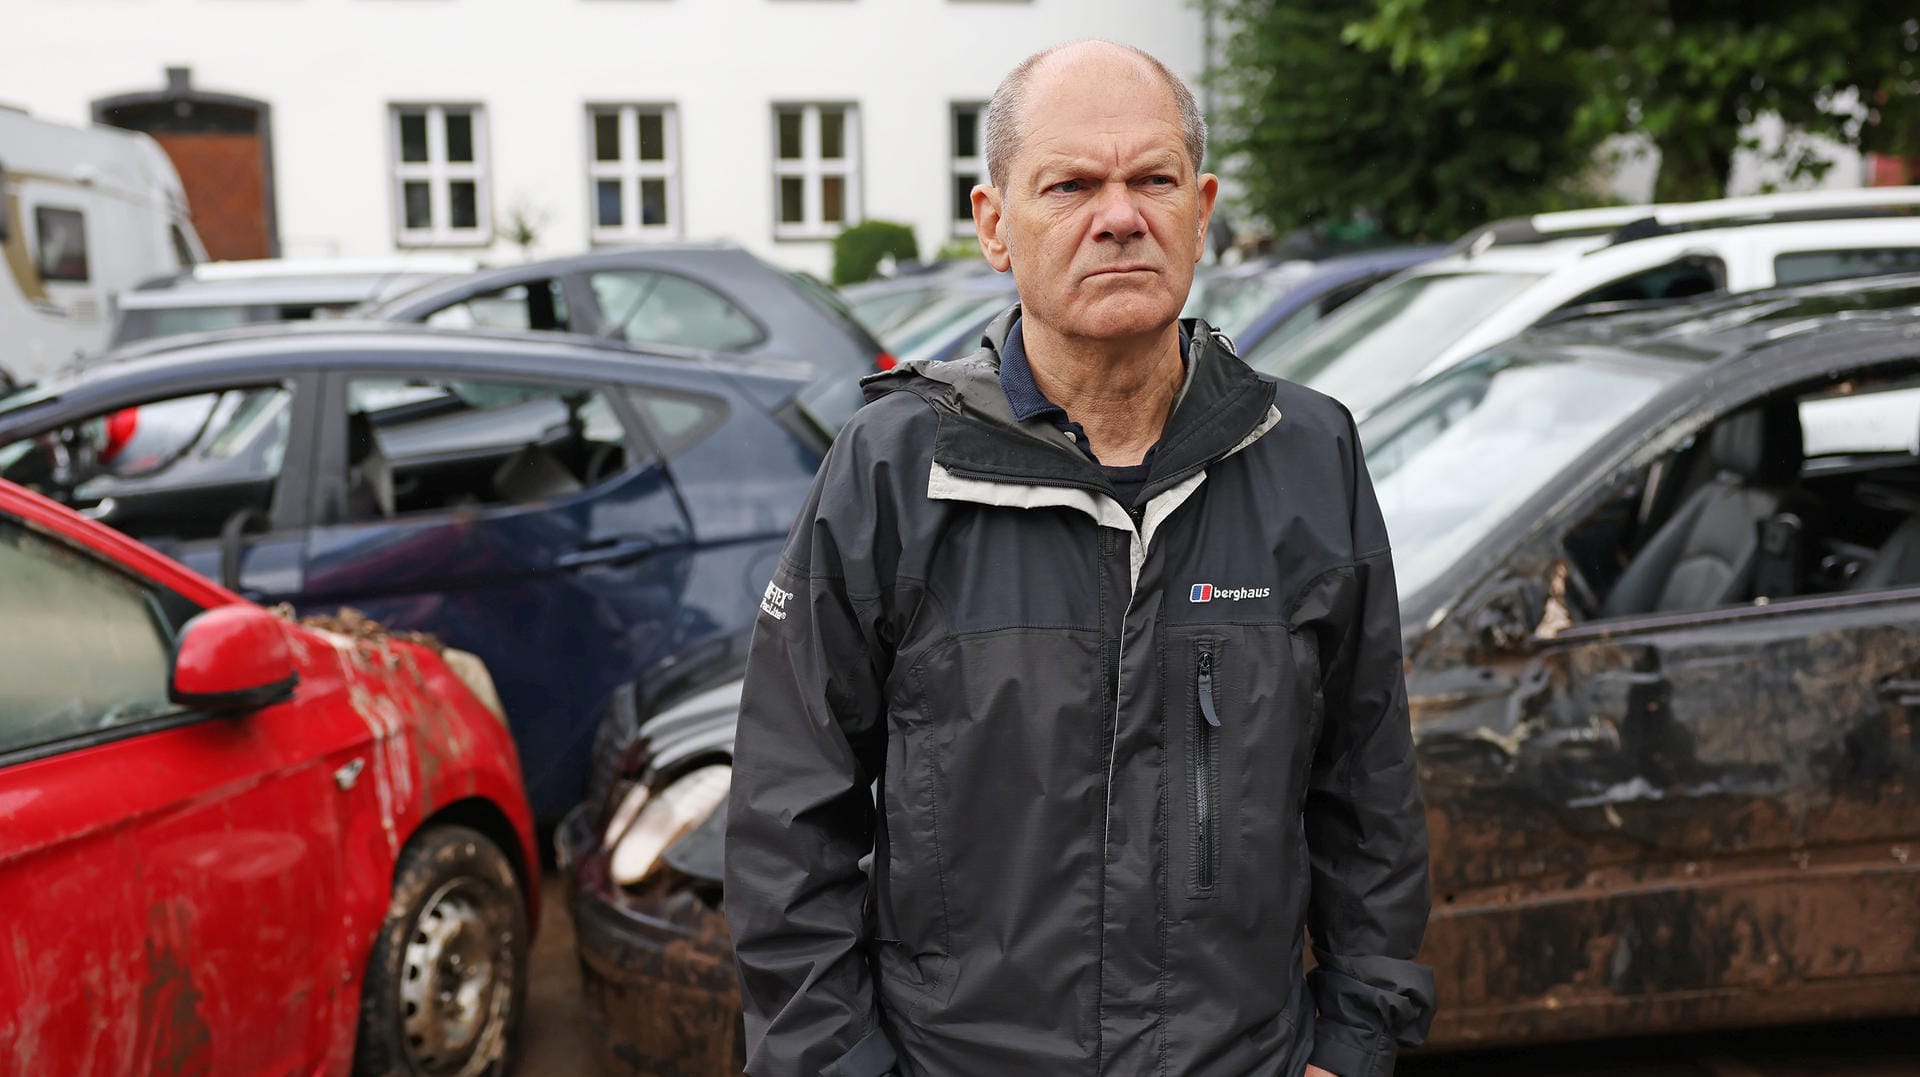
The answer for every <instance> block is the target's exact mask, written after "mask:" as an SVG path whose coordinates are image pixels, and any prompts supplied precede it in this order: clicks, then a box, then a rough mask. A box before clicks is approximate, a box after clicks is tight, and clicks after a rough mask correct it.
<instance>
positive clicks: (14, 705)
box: [0, 521, 174, 756]
mask: <svg viewBox="0 0 1920 1077" xmlns="http://www.w3.org/2000/svg"><path fill="white" fill-rule="evenodd" d="M0 624H6V625H10V626H13V628H14V631H10V632H8V633H7V636H8V639H7V645H6V646H5V647H0V756H4V755H5V754H7V753H10V752H16V751H19V750H21V749H24V748H34V747H39V746H42V745H47V744H52V743H55V742H57V741H61V740H65V739H68V738H72V737H78V736H85V735H87V734H92V733H99V732H101V731H103V730H110V729H114V728H116V727H120V726H125V725H129V724H131V723H134V722H139V721H142V720H144V719H147V718H152V717H155V716H157V715H161V714H165V713H167V712H169V711H172V710H173V709H174V707H173V705H172V704H170V703H169V702H168V701H167V678H168V674H169V672H170V670H171V667H172V657H171V656H172V649H173V631H172V628H171V626H170V625H169V623H168V619H167V617H166V615H165V614H164V613H163V612H162V605H161V601H160V599H159V597H158V596H157V595H156V594H154V593H153V592H152V591H150V590H148V589H147V588H145V587H143V586H141V585H140V584H138V583H136V582H134V581H133V580H132V579H130V578H128V577H126V576H123V575H121V574H120V573H118V572H115V571H113V570H112V569H110V568H108V567H106V566H104V565H102V564H100V563H99V562H97V561H94V560H93V559H92V558H90V557H87V556H85V555H83V554H81V553H78V552H76V551H73V550H70V549H68V548H66V547H65V546H63V545H61V544H58V543H55V542H53V541H51V540H49V539H46V538H43V537H41V536H39V535H37V534H35V533H33V532H31V531H28V530H27V529H25V528H23V527H20V526H18V525H15V524H13V523H11V522H5V521H0ZM49 671H58V673H59V675H58V676H49V675H48V673H49Z"/></svg>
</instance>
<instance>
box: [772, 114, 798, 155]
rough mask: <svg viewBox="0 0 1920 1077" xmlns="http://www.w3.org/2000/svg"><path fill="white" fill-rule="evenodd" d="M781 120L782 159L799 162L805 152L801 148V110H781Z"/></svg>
mask: <svg viewBox="0 0 1920 1077" xmlns="http://www.w3.org/2000/svg"><path fill="white" fill-rule="evenodd" d="M778 115H779V118H780V159H781V160H783V161H797V160H799V159H800V158H801V157H802V156H803V155H804V151H803V150H802V149H801V147H800V110H799V109H781V110H780V112H779V114H778Z"/></svg>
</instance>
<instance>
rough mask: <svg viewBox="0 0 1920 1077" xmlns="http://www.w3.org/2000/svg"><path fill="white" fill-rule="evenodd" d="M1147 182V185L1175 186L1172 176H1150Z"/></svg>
mask: <svg viewBox="0 0 1920 1077" xmlns="http://www.w3.org/2000/svg"><path fill="white" fill-rule="evenodd" d="M1146 183H1147V186H1149V187H1171V186H1173V177H1172V176H1148V177H1147V179H1146Z"/></svg>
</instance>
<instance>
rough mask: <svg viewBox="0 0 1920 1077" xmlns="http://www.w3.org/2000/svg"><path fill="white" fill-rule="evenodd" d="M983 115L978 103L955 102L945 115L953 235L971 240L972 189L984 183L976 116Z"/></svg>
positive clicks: (983, 155)
mask: <svg viewBox="0 0 1920 1077" xmlns="http://www.w3.org/2000/svg"><path fill="white" fill-rule="evenodd" d="M986 111H987V106H986V104H985V103H984V102H981V101H956V102H954V104H953V108H952V109H950V110H949V111H948V117H949V122H948V130H949V132H950V134H949V138H948V145H947V149H948V150H949V152H950V153H951V155H952V157H953V205H952V208H951V209H949V210H948V212H949V213H951V214H952V215H953V234H954V235H956V236H967V237H972V236H973V234H974V232H973V187H974V185H975V184H977V183H985V182H987V156H986V147H984V146H982V145H981V144H980V134H981V131H980V116H981V114H983V113H985V112H986Z"/></svg>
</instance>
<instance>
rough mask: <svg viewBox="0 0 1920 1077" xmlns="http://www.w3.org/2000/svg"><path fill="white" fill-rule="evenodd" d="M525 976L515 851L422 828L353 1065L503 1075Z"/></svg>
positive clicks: (364, 1009) (400, 881) (381, 949)
mask: <svg viewBox="0 0 1920 1077" xmlns="http://www.w3.org/2000/svg"><path fill="white" fill-rule="evenodd" d="M526 985H527V906H526V900H525V896H524V895H523V894H522V893H521V887H520V880H519V879H518V877H516V876H515V875H514V872H513V865H512V864H510V863H509V862H508V861H507V857H506V854H504V853H502V852H501V851H500V847H499V846H497V845H495V844H494V843H493V842H492V841H491V840H489V839H488V838H487V837H486V836H485V835H483V834H481V833H479V832H478V831H475V830H469V829H467V828H466V827H460V826H445V827H435V828H433V829H431V830H428V831H425V832H424V833H421V834H419V835H417V836H416V837H415V838H414V839H413V840H412V841H411V842H409V843H408V844H407V847H406V849H405V850H403V851H402V852H401V854H400V862H399V864H398V865H397V866H396V868H395V870H394V876H393V900H392V901H391V902H390V903H389V904H388V906H387V920H386V923H385V924H383V925H382V926H381V928H380V934H379V936H378V937H377V938H376V939H375V940H374V946H373V956H372V958H371V960H370V961H369V962H368V964H367V975H366V982H365V986H364V989H363V990H362V993H361V998H360V1035H359V1041H358V1044H357V1046H356V1048H355V1051H354V1067H353V1068H354V1072H355V1073H357V1074H367V1075H373V1074H378V1075H382V1077H386V1075H395V1074H404V1075H407V1077H495V1075H498V1074H503V1073H505V1072H506V1070H507V1063H508V1059H509V1057H510V1054H511V1047H512V1040H513V1034H514V1031H515V1027H516V1026H517V1025H518V1023H519V1019H520V1011H521V1009H522V1007H523V1005H524V1002H525V999H526Z"/></svg>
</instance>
